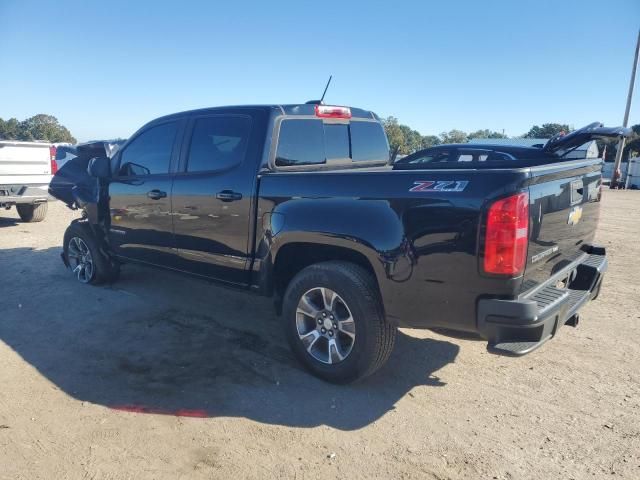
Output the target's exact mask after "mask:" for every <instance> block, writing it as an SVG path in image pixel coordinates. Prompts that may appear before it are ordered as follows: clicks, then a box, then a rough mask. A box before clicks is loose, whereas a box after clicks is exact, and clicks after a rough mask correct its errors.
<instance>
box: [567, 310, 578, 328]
mask: <svg viewBox="0 0 640 480" xmlns="http://www.w3.org/2000/svg"><path fill="white" fill-rule="evenodd" d="M578 323H580V315H578V314H577V313H576V314H575V315H573V316H572V317H569V318H568V319H567V321H566V322H564V324H565V325H570V326H572V327H574V328H575V327H577V326H578Z"/></svg>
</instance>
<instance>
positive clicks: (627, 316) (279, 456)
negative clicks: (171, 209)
mask: <svg viewBox="0 0 640 480" xmlns="http://www.w3.org/2000/svg"><path fill="white" fill-rule="evenodd" d="M73 217H74V213H73V212H71V211H69V210H67V209H66V208H65V207H64V206H63V205H62V204H60V203H52V204H50V210H49V215H48V217H47V219H46V220H45V221H44V222H42V223H37V224H24V223H20V222H18V221H17V218H18V217H17V215H16V214H15V211H10V212H4V211H3V212H1V213H0V272H1V273H2V287H1V290H0V478H2V479H16V478H19V479H28V480H33V479H54V478H55V479H57V478H72V479H75V478H91V479H94V478H95V479H103V478H105V479H106V478H109V479H121V478H136V479H138V478H172V479H173V478H184V479H186V478H256V479H257V478H273V477H282V478H297V479H316V478H349V479H357V478H426V479H430V478H433V479H475V478H488V479H531V478H537V479H559V478H561V479H582V478H605V477H606V478H628V479H638V478H640V371H639V370H640V369H639V367H640V344H639V342H638V338H640V269H639V267H638V266H639V262H638V258H640V192H611V191H606V192H605V195H604V201H603V204H602V217H601V220H600V227H599V232H598V241H599V242H600V243H601V244H604V245H605V246H606V247H607V249H608V254H609V258H610V270H609V273H608V277H607V279H606V280H605V284H604V287H603V290H602V294H601V297H600V298H599V299H598V300H597V301H595V302H592V303H591V304H589V305H588V306H587V307H586V308H584V310H583V312H582V321H581V323H580V326H579V327H578V328H577V329H573V328H570V327H565V328H563V329H561V330H560V332H559V335H558V336H557V337H556V338H555V339H554V340H553V341H551V342H550V343H547V344H546V345H545V346H543V347H542V348H541V349H539V350H537V351H536V352H534V353H532V354H530V355H528V356H525V357H523V358H516V359H514V358H505V357H498V356H495V355H491V354H489V353H487V352H486V347H485V344H484V343H483V342H480V341H476V340H471V339H453V338H449V337H445V336H441V335H439V334H436V333H433V332H429V331H418V330H403V331H402V332H401V334H400V335H399V339H398V343H397V346H396V349H395V351H394V354H393V356H392V358H391V360H390V361H389V363H388V364H387V365H386V366H385V367H384V368H383V369H382V370H381V371H380V372H378V373H377V374H376V375H374V376H373V377H371V378H369V379H367V380H366V381H364V382H362V383H359V384H356V385H352V386H334V385H329V384H326V383H323V382H322V381H320V380H317V379H315V378H314V377H312V376H310V375H309V374H307V373H305V372H304V371H302V370H301V368H300V367H299V365H298V364H297V363H296V361H295V360H294V359H293V358H292V356H291V354H290V353H289V351H288V349H287V347H286V345H285V342H284V339H283V336H282V329H281V328H280V325H279V320H278V318H277V317H276V316H275V315H274V314H273V309H272V307H271V302H270V301H269V300H266V299H262V298H258V297H252V296H249V295H247V294H244V293H241V292H234V291H230V290H226V289H223V288H220V287H216V286H214V285H212V284H209V283H206V282H202V281H198V280H193V279H190V278H187V277H185V276H180V275H176V274H172V273H166V272H160V271H155V270H146V269H143V268H139V267H132V266H129V267H127V268H126V269H124V270H123V275H122V277H121V280H120V281H119V282H117V283H115V284H114V285H112V286H111V287H90V286H83V285H80V284H78V283H77V282H76V281H75V280H74V279H73V278H72V276H71V275H70V273H69V272H68V271H66V270H65V269H64V267H63V265H62V262H61V261H60V258H59V254H60V250H61V247H60V245H61V240H62V234H63V232H64V229H65V228H66V226H67V225H68V223H69V221H70V220H71V219H72V218H73Z"/></svg>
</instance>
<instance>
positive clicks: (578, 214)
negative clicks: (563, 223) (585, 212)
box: [567, 207, 582, 225]
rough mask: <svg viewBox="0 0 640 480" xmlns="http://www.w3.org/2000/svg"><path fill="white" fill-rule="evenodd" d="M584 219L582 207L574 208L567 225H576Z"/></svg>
mask: <svg viewBox="0 0 640 480" xmlns="http://www.w3.org/2000/svg"><path fill="white" fill-rule="evenodd" d="M581 218H582V207H573V208H572V209H571V211H570V212H569V218H568V219H567V224H569V225H575V224H577V223H578V222H579V221H580V219H581Z"/></svg>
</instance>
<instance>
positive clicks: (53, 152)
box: [49, 145, 58, 175]
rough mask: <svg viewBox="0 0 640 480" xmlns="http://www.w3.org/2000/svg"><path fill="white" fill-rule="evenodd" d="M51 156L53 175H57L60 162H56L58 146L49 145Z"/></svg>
mask: <svg viewBox="0 0 640 480" xmlns="http://www.w3.org/2000/svg"><path fill="white" fill-rule="evenodd" d="M49 157H50V159H51V175H55V174H56V172H57V171H58V162H56V147H54V146H53V145H52V146H50V147H49Z"/></svg>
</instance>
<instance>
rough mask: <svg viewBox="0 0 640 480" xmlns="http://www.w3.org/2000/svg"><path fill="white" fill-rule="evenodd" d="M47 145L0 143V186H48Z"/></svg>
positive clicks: (49, 157)
mask: <svg viewBox="0 0 640 480" xmlns="http://www.w3.org/2000/svg"><path fill="white" fill-rule="evenodd" d="M50 180H51V155H50V153H49V144H47V143H43V144H38V143H13V142H9V141H5V142H0V184H19V185H25V184H48V183H49V181H50Z"/></svg>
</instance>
